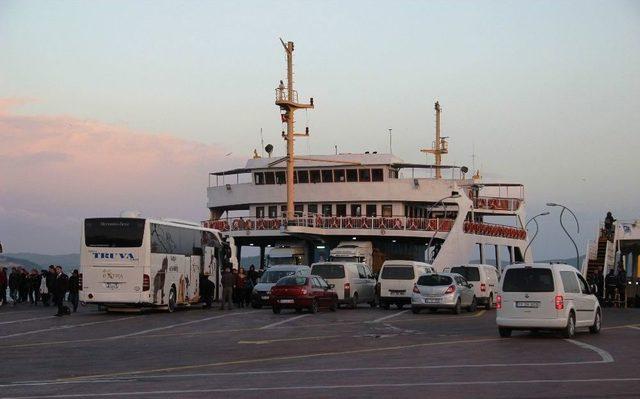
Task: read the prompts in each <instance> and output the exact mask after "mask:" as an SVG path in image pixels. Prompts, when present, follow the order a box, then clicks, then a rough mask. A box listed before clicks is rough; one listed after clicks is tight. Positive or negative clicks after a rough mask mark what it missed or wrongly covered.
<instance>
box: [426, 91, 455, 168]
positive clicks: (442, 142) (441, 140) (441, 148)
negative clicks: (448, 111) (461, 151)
mask: <svg viewBox="0 0 640 399" xmlns="http://www.w3.org/2000/svg"><path fill="white" fill-rule="evenodd" d="M434 108H435V110H436V140H435V141H434V143H433V148H424V149H422V150H420V151H421V152H425V153H429V154H433V155H435V158H436V162H435V164H436V179H442V172H441V171H440V166H441V165H442V154H447V153H448V152H449V146H448V143H447V139H448V137H440V114H441V113H442V108H440V103H439V102H438V101H436V104H435V107H434Z"/></svg>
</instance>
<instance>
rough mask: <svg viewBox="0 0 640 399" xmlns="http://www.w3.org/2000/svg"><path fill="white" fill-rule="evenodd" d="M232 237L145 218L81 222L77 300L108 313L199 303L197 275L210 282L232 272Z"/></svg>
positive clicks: (98, 219)
mask: <svg viewBox="0 0 640 399" xmlns="http://www.w3.org/2000/svg"><path fill="white" fill-rule="evenodd" d="M233 247H234V245H233V241H232V239H231V238H225V237H223V236H222V235H221V234H220V232H219V231H217V230H213V229H207V228H203V227H200V226H199V225H197V224H189V223H186V222H178V221H168V220H155V219H143V218H128V217H120V218H92V219H85V221H84V226H83V229H82V244H81V249H80V272H81V274H80V287H81V291H80V300H81V301H84V302H86V303H88V304H97V305H101V306H102V307H104V308H106V309H107V310H109V309H114V308H124V307H138V308H141V307H160V308H163V309H167V310H169V311H170V312H172V311H173V310H175V308H176V307H178V306H183V305H184V306H188V305H191V304H194V303H198V302H200V290H199V288H200V276H201V275H203V276H206V278H208V279H210V280H211V281H213V282H214V284H215V286H216V289H215V291H216V292H215V296H214V297H217V296H218V291H219V289H218V288H219V287H220V274H221V272H222V270H223V268H225V267H233V264H232V261H231V259H230V258H231V256H232V255H233V252H234V248H233Z"/></svg>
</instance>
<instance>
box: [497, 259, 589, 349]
mask: <svg viewBox="0 0 640 399" xmlns="http://www.w3.org/2000/svg"><path fill="white" fill-rule="evenodd" d="M496 309H497V312H496V323H497V324H498V332H499V333H500V336H501V337H505V338H506V337H509V336H511V331H512V330H533V331H535V330H539V329H552V330H561V331H562V333H563V336H564V337H565V338H571V337H573V335H574V334H575V330H576V328H577V327H589V331H591V333H593V334H597V333H599V332H600V328H601V325H602V311H601V309H600V305H599V303H598V300H597V299H596V297H595V295H593V294H592V293H591V291H590V289H589V285H588V284H587V281H586V280H585V279H584V277H582V275H581V274H580V273H579V272H578V270H576V268H575V267H573V266H569V265H566V264H559V263H534V264H515V265H510V266H507V267H506V268H505V269H504V273H503V276H502V281H501V284H500V289H499V290H498V295H497V296H496Z"/></svg>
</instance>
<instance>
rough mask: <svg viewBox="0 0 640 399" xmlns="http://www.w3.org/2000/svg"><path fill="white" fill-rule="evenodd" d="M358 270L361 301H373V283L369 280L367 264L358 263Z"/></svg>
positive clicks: (358, 287)
mask: <svg viewBox="0 0 640 399" xmlns="http://www.w3.org/2000/svg"><path fill="white" fill-rule="evenodd" d="M356 271H357V273H358V278H357V279H356V281H357V285H356V286H357V289H358V294H359V298H360V301H361V302H369V301H371V300H372V299H373V298H372V293H371V287H372V286H371V284H370V281H369V278H368V277H369V275H368V274H367V270H366V269H365V266H364V265H363V264H357V265H356Z"/></svg>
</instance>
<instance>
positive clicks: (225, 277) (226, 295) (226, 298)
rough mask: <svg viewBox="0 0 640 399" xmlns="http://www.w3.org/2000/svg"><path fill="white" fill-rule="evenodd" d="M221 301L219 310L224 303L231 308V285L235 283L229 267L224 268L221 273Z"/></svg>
mask: <svg viewBox="0 0 640 399" xmlns="http://www.w3.org/2000/svg"><path fill="white" fill-rule="evenodd" d="M221 280H222V281H221V282H222V302H221V303H220V310H224V304H225V303H227V304H228V307H229V310H231V302H233V286H234V285H235V283H236V276H235V274H233V273H232V272H231V269H230V268H228V267H227V268H226V269H224V273H222V279H221Z"/></svg>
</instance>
